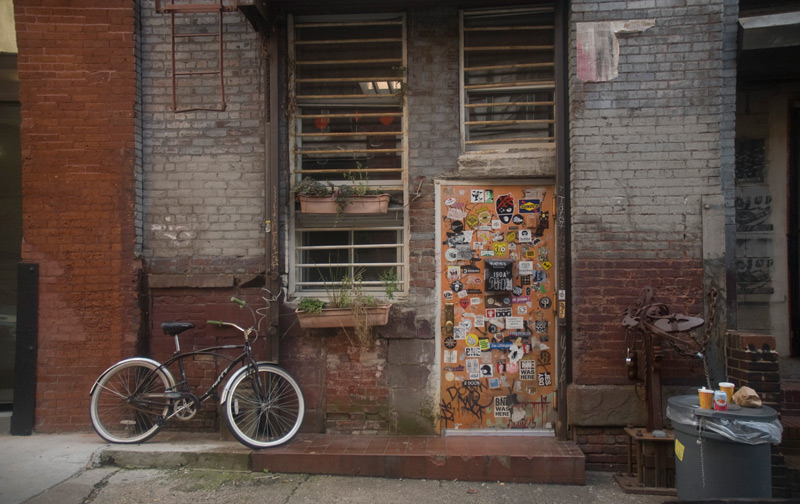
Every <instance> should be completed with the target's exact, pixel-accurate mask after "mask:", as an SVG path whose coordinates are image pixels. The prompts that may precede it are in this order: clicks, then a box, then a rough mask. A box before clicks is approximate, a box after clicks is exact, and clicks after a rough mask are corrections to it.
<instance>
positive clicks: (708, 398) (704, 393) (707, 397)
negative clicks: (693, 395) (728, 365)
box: [697, 388, 714, 409]
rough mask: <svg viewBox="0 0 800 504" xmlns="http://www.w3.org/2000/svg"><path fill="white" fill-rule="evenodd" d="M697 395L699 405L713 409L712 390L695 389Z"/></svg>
mask: <svg viewBox="0 0 800 504" xmlns="http://www.w3.org/2000/svg"><path fill="white" fill-rule="evenodd" d="M697 395H698V397H699V399H700V407H701V408H703V409H714V391H713V390H710V389H707V388H701V389H697Z"/></svg>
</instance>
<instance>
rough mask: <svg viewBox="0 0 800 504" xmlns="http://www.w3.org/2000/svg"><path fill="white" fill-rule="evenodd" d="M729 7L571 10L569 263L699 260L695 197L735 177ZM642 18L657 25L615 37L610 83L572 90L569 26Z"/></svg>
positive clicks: (581, 6) (655, 4) (619, 5)
mask: <svg viewBox="0 0 800 504" xmlns="http://www.w3.org/2000/svg"><path fill="white" fill-rule="evenodd" d="M732 5H733V8H732V7H731V6H732ZM735 5H736V3H735V2H730V1H727V2H726V1H723V0H711V1H709V0H643V1H598V0H592V1H587V0H576V1H574V2H572V18H571V27H570V28H571V40H570V51H569V55H570V56H569V58H570V62H569V63H570V65H569V67H570V142H571V149H570V150H571V163H572V173H571V184H572V185H571V197H572V237H573V244H572V251H573V260H579V259H592V258H606V257H614V258H639V259H659V258H663V259H678V258H700V257H701V253H702V250H701V249H702V240H701V201H702V198H703V196H706V195H715V194H716V195H718V194H720V193H721V191H722V190H723V180H722V179H721V176H725V177H727V175H724V174H725V173H732V165H731V163H732V158H731V156H732V154H733V145H732V135H733V125H734V123H733V120H734V118H733V108H732V103H733V98H734V96H735V59H734V58H735V52H734V51H735V26H736V13H735ZM639 19H642V20H645V19H651V20H653V21H654V25H653V26H652V27H651V28H649V29H647V30H645V31H641V32H634V33H630V34H619V35H618V36H617V38H618V41H619V65H618V71H619V76H618V77H616V78H614V79H612V80H609V81H605V82H583V81H581V80H579V79H578V77H577V59H578V57H577V50H576V27H577V26H578V23H584V22H604V21H620V20H639ZM731 27H733V34H732V33H731ZM731 36H733V45H731ZM721 174H722V175H721ZM724 182H725V187H724V189H725V191H726V193H727V192H730V190H731V188H730V181H729V180H728V179H727V178H726V179H725V180H724Z"/></svg>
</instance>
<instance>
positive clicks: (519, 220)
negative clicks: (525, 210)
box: [511, 214, 525, 226]
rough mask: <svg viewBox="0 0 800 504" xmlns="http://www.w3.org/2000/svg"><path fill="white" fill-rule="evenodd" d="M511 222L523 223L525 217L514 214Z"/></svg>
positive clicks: (518, 224)
mask: <svg viewBox="0 0 800 504" xmlns="http://www.w3.org/2000/svg"><path fill="white" fill-rule="evenodd" d="M511 222H512V223H514V224H516V225H517V226H520V225H522V224H524V223H525V217H523V216H521V215H520V214H514V217H512V218H511Z"/></svg>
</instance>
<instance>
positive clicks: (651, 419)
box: [622, 286, 716, 431]
mask: <svg viewBox="0 0 800 504" xmlns="http://www.w3.org/2000/svg"><path fill="white" fill-rule="evenodd" d="M711 295H712V308H713V307H715V306H716V290H713V289H712V291H711ZM703 323H704V320H703V319H702V318H699V317H690V316H687V315H684V314H682V313H672V312H670V309H669V307H668V306H667V305H665V304H663V303H657V302H655V300H654V295H653V288H652V287H650V286H648V287H645V288H644V289H642V291H641V293H640V294H639V299H638V300H637V301H636V303H635V304H633V305H631V306H629V307H628V308H626V309H625V313H624V316H623V318H622V325H623V327H625V328H626V330H627V331H629V332H633V333H634V334H635V335H636V336H635V337H636V340H635V341H634V343H633V347H636V346H637V344H638V346H640V349H636V348H631V346H628V348H627V355H626V359H625V361H626V365H627V368H628V378H631V379H639V380H642V381H643V382H644V388H645V400H646V403H647V428H648V429H649V430H651V431H652V430H658V429H661V428H663V426H664V421H663V417H662V413H661V361H662V358H663V356H664V350H663V347H662V344H664V345H667V346H669V347H670V348H672V349H673V350H675V351H676V352H677V353H679V354H681V355H685V356H692V357H697V358H701V359H705V350H706V346H707V345H708V339H709V335H710V331H706V332H705V334H704V338H702V339H701V340H698V339H697V338H693V337H691V336H688V335H686V334H687V333H688V332H689V331H691V330H693V329H696V328H698V327H700V326H701V325H703ZM684 335H686V336H684Z"/></svg>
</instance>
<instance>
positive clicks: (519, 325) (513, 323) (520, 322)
mask: <svg viewBox="0 0 800 504" xmlns="http://www.w3.org/2000/svg"><path fill="white" fill-rule="evenodd" d="M506 328H507V329H524V328H525V325H524V319H523V318H522V317H506Z"/></svg>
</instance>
